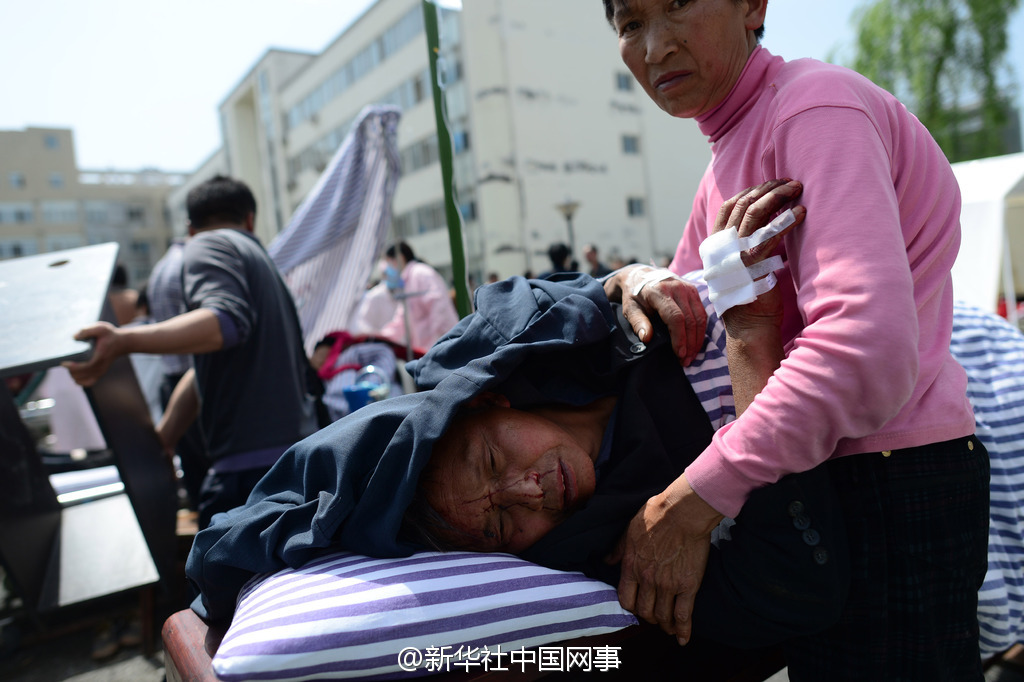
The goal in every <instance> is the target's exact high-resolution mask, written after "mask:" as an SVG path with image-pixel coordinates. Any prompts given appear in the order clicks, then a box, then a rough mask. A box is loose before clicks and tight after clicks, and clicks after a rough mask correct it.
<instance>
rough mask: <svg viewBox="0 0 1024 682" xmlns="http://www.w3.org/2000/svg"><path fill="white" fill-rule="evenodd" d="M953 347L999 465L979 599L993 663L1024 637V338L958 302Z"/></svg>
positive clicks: (981, 433)
mask: <svg viewBox="0 0 1024 682" xmlns="http://www.w3.org/2000/svg"><path fill="white" fill-rule="evenodd" d="M950 347H951V349H952V351H953V356H954V357H955V358H956V359H957V361H959V362H960V364H961V365H963V366H964V368H965V369H966V370H967V394H968V398H969V399H970V401H971V405H972V406H973V407H974V418H975V422H976V424H977V432H976V433H977V436H978V439H979V440H980V441H981V442H982V443H984V445H985V447H986V448H987V449H988V452H989V458H990V461H991V471H992V474H991V475H992V479H991V487H990V494H991V502H990V512H989V547H988V572H987V574H986V575H985V583H984V585H983V586H982V588H981V591H980V593H979V594H978V620H979V624H980V626H981V652H982V654H983V655H985V656H991V655H993V654H996V653H999V652H1001V651H1005V650H1006V649H1008V648H1010V647H1011V646H1012V645H1013V644H1015V643H1017V642H1020V641H1022V635H1024V505H1022V503H1021V496H1022V494H1024V493H1022V491H1024V335H1022V334H1021V333H1020V332H1019V331H1018V330H1017V329H1015V328H1014V327H1013V326H1012V325H1010V324H1009V323H1008V322H1007V321H1006V320H1004V319H1002V318H1000V317H997V316H995V315H992V314H990V313H986V312H984V311H982V310H980V309H978V308H975V307H973V306H969V305H967V304H964V303H958V304H956V306H955V308H954V315H953V340H952V343H951V345H950Z"/></svg>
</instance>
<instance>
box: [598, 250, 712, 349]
mask: <svg viewBox="0 0 1024 682" xmlns="http://www.w3.org/2000/svg"><path fill="white" fill-rule="evenodd" d="M656 271H657V270H656V268H652V267H648V266H646V265H631V266H627V267H625V268H622V269H621V270H618V271H616V272H615V273H614V274H612V275H610V276H609V277H608V279H606V280H605V282H604V291H605V294H606V295H607V296H608V300H610V301H617V302H621V303H622V314H623V315H624V316H625V318H626V320H627V321H628V322H629V324H630V326H632V327H633V332H634V333H635V334H636V335H637V337H638V338H639V339H640V340H641V341H645V342H646V341H650V339H651V320H650V316H651V315H654V314H657V315H658V317H660V318H661V320H662V321H663V322H664V323H665V325H666V326H667V327H668V332H669V337H670V338H671V340H672V350H673V351H674V352H675V354H676V357H678V358H679V360H680V362H682V363H683V364H684V365H689V364H690V363H691V362H693V359H694V358H695V357H697V353H699V352H700V349H701V348H702V347H703V346H704V333H705V330H706V329H707V324H708V317H707V313H706V312H705V310H704V304H703V303H702V302H701V300H700V294H699V293H698V292H697V288H696V287H694V286H693V285H692V284H690V283H689V282H683V281H682V280H679V279H675V278H674V277H669V278H668V279H661V280H658V281H648V282H647V283H646V284H644V285H643V287H642V288H641V289H640V291H639V293H638V294H636V295H634V294H633V292H634V291H636V290H637V288H638V287H639V286H640V284H641V283H643V282H644V280H645V278H647V277H648V276H649V275H650V273H652V272H656Z"/></svg>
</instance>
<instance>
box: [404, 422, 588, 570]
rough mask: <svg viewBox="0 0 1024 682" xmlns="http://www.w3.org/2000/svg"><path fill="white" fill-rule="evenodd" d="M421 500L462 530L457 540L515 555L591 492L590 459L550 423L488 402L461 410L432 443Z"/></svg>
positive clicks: (466, 544)
mask: <svg viewBox="0 0 1024 682" xmlns="http://www.w3.org/2000/svg"><path fill="white" fill-rule="evenodd" d="M424 480H425V482H424V491H425V493H426V497H427V501H428V502H429V503H430V505H431V506H432V507H434V509H436V510H437V511H438V513H440V514H441V516H442V517H444V519H445V520H446V521H448V523H449V524H451V525H452V526H453V527H454V528H455V529H456V530H458V531H459V532H460V533H461V535H460V536H459V537H458V538H455V541H456V543H457V544H458V545H459V546H462V547H465V548H466V549H471V550H476V551H494V552H511V553H517V552H521V551H523V550H525V549H526V548H527V547H529V546H530V545H532V544H533V543H535V542H536V541H537V540H539V539H540V538H542V537H543V536H544V535H546V534H547V533H548V532H549V531H550V530H551V529H553V528H554V527H555V526H556V525H558V524H559V523H561V522H562V521H563V520H564V519H565V518H566V517H567V516H568V515H569V514H570V513H571V512H572V511H573V510H575V509H577V508H579V507H580V506H581V505H583V504H584V503H585V502H586V501H587V500H588V499H589V498H590V497H591V495H593V493H594V485H595V477H594V463H593V460H592V459H591V457H590V455H589V454H588V453H587V452H586V451H585V450H584V449H583V448H581V447H580V446H579V445H578V444H577V443H576V442H575V441H574V440H573V439H572V438H571V436H570V435H569V433H567V432H566V431H565V430H563V429H562V428H560V427H559V426H557V425H556V424H555V423H554V422H552V421H550V420H548V419H546V418H544V417H542V416H539V415H536V414H533V413H530V412H524V411H521V410H516V409H513V408H510V407H505V406H492V407H488V408H485V409H483V410H481V411H479V412H474V413H471V414H469V415H465V416H461V417H459V418H458V419H456V421H455V422H454V423H453V424H452V426H451V427H450V428H449V429H448V431H447V433H445V435H444V437H442V438H441V439H440V440H439V441H438V442H437V444H436V445H435V446H434V452H433V455H432V456H431V461H430V471H429V472H428V476H427V477H426V478H425V479H424Z"/></svg>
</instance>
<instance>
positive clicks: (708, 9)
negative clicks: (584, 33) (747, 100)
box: [613, 0, 767, 118]
mask: <svg viewBox="0 0 1024 682" xmlns="http://www.w3.org/2000/svg"><path fill="white" fill-rule="evenodd" d="M766 5H767V2H766V1H765V0H742V1H740V2H737V1H736V0H615V16H614V18H613V24H614V26H615V30H616V32H617V33H618V35H619V53H620V54H621V55H622V61H623V62H625V64H626V66H627V67H629V70H630V71H631V72H632V73H633V76H634V77H635V78H636V79H637V81H638V82H639V83H640V85H641V86H642V87H643V89H644V90H645V91H646V92H647V94H648V96H650V98H651V99H653V100H654V101H655V102H656V103H657V105H658V106H659V107H661V108H662V109H664V110H665V111H666V112H668V113H669V114H671V115H673V116H679V117H682V118H694V117H696V116H700V115H701V114H704V113H706V112H708V111H710V110H711V109H713V108H714V107H716V106H717V105H718V104H719V103H720V102H721V101H722V100H723V99H725V97H726V95H728V94H729V92H730V91H731V90H732V87H733V85H735V83H736V81H737V80H738V79H739V77H740V73H741V72H742V71H743V67H744V66H745V65H746V63H747V58H748V57H749V56H750V53H751V51H753V49H754V47H755V46H756V44H757V40H756V38H754V35H753V31H754V30H755V29H757V28H759V27H760V26H761V25H762V24H763V23H764V14H765V8H766Z"/></svg>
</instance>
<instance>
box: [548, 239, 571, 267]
mask: <svg viewBox="0 0 1024 682" xmlns="http://www.w3.org/2000/svg"><path fill="white" fill-rule="evenodd" d="M571 255H572V251H570V250H569V246H568V245H567V244H564V243H562V242H555V243H554V244H552V245H551V246H549V247H548V258H550V259H551V265H552V266H554V267H556V268H564V267H566V262H565V261H567V260H568V259H569V256H571Z"/></svg>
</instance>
